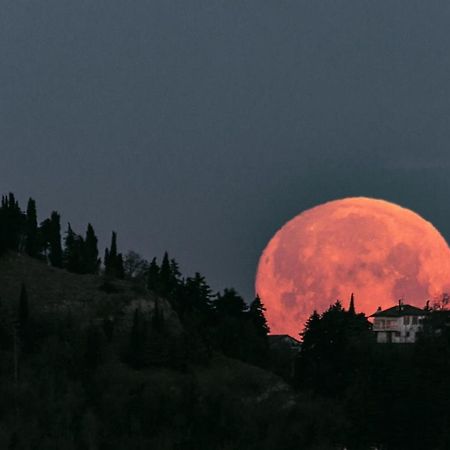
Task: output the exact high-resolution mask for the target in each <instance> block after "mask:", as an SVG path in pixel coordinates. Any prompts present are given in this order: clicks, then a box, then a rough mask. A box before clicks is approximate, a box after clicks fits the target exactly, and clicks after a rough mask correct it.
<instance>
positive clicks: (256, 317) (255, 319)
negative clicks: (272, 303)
mask: <svg viewBox="0 0 450 450" xmlns="http://www.w3.org/2000/svg"><path fill="white" fill-rule="evenodd" d="M265 310H266V308H265V307H264V305H263V304H262V302H261V299H260V298H259V296H258V295H257V296H256V298H255V300H253V302H252V303H251V304H250V308H249V310H248V314H249V317H250V321H251V322H252V323H253V325H254V326H255V329H256V332H257V334H258V335H259V336H262V337H264V338H265V337H267V335H268V334H269V332H270V328H269V325H268V324H267V320H266V316H265V315H264V311H265Z"/></svg>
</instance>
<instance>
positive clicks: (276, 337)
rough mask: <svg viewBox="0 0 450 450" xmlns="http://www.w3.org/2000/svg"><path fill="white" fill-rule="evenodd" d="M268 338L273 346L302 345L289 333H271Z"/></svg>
mask: <svg viewBox="0 0 450 450" xmlns="http://www.w3.org/2000/svg"><path fill="white" fill-rule="evenodd" d="M268 338H269V345H270V346H271V347H280V346H289V347H291V348H293V347H300V346H301V345H302V344H301V342H300V341H299V340H298V339H295V338H293V337H292V336H289V335H288V334H269V336H268Z"/></svg>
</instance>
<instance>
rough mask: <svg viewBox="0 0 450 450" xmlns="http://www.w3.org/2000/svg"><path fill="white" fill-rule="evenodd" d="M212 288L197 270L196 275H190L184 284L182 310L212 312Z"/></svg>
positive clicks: (181, 301)
mask: <svg viewBox="0 0 450 450" xmlns="http://www.w3.org/2000/svg"><path fill="white" fill-rule="evenodd" d="M211 294H212V292H211V288H210V287H209V286H208V284H207V283H206V280H205V277H203V276H202V275H200V273H198V272H196V273H195V275H194V277H192V278H191V277H189V278H187V279H186V282H185V283H184V286H183V293H182V298H181V300H180V306H181V311H182V312H192V311H196V312H206V313H208V312H211V309H212V304H211Z"/></svg>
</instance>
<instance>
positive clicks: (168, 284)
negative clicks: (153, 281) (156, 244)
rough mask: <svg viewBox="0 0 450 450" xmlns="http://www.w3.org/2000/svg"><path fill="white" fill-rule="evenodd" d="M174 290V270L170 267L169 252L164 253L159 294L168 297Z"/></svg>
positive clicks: (160, 271)
mask: <svg viewBox="0 0 450 450" xmlns="http://www.w3.org/2000/svg"><path fill="white" fill-rule="evenodd" d="M172 289H173V279H172V270H171V267H170V260H169V255H168V253H167V252H165V253H164V256H163V259H162V262H161V268H160V270H159V286H158V291H159V294H161V295H163V296H165V297H167V296H168V295H169V294H170V293H171V291H172Z"/></svg>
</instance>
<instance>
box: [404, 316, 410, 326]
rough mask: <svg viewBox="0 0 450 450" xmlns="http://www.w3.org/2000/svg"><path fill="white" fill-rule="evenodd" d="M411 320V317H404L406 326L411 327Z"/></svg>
mask: <svg viewBox="0 0 450 450" xmlns="http://www.w3.org/2000/svg"><path fill="white" fill-rule="evenodd" d="M410 320H411V318H410V317H409V316H405V317H403V324H404V325H409V322H410Z"/></svg>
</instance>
